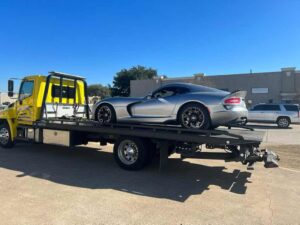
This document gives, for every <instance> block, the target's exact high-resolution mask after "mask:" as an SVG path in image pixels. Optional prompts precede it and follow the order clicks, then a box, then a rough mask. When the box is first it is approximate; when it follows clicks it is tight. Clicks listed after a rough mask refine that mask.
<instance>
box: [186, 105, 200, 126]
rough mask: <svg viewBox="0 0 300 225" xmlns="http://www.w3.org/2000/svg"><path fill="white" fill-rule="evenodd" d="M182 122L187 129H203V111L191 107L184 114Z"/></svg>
mask: <svg viewBox="0 0 300 225" xmlns="http://www.w3.org/2000/svg"><path fill="white" fill-rule="evenodd" d="M181 116H182V122H183V125H184V126H185V127H187V128H201V127H202V126H203V124H204V122H205V116H204V113H203V111H202V110H201V109H200V108H198V107H189V108H186V109H185V110H184V111H183V112H182V115H181Z"/></svg>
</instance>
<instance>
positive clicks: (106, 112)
mask: <svg viewBox="0 0 300 225" xmlns="http://www.w3.org/2000/svg"><path fill="white" fill-rule="evenodd" d="M111 116H112V112H111V109H110V108H109V107H108V106H106V105H104V106H101V107H100V108H99V110H98V121H99V122H100V123H102V124H103V123H110V122H111Z"/></svg>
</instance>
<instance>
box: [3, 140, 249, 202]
mask: <svg viewBox="0 0 300 225" xmlns="http://www.w3.org/2000/svg"><path fill="white" fill-rule="evenodd" d="M157 164H158V162H156V161H154V162H153V163H152V164H151V165H150V166H149V167H147V168H145V169H144V170H142V171H125V170H122V169H120V168H119V167H118V166H117V165H116V164H115V162H114V159H113V155H112V153H110V152H101V151H97V150H96V149H94V148H88V147H78V148H76V149H73V150H70V149H69V148H64V147H57V146H43V145H23V146H21V145H18V146H16V147H15V148H13V149H2V148H0V167H1V168H6V169H10V170H14V171H20V172H21V174H19V175H17V177H18V178H19V179H22V177H24V176H32V177H36V178H40V179H45V180H49V181H51V182H55V183H59V184H64V185H69V186H76V187H81V188H90V189H114V190H119V191H123V192H128V193H132V194H135V195H143V196H149V197H154V198H164V199H169V200H174V201H179V202H184V201H185V200H186V199H188V198H189V197H190V196H191V195H198V194H201V193H202V192H204V191H205V190H209V186H210V185H214V186H218V187H220V188H222V189H224V190H228V191H229V192H232V193H236V194H244V193H245V192H246V188H247V187H246V183H249V181H248V178H249V177H250V176H251V173H249V172H241V171H240V170H234V171H233V172H227V171H226V168H225V167H223V166H217V167H213V166H204V165H199V164H192V163H189V162H186V161H181V160H180V159H170V160H169V163H168V168H167V169H166V171H164V172H163V173H159V171H158V165H157Z"/></svg>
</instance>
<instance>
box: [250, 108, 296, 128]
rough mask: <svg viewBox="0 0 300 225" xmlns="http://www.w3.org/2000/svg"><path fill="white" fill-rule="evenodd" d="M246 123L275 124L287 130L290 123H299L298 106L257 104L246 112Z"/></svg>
mask: <svg viewBox="0 0 300 225" xmlns="http://www.w3.org/2000/svg"><path fill="white" fill-rule="evenodd" d="M247 121H250V122H266V123H276V124H277V125H278V127H280V128H287V127H289V125H290V124H291V123H300V112H299V106H298V105H295V104H258V105H256V106H254V107H253V108H252V109H251V110H249V112H248V117H247Z"/></svg>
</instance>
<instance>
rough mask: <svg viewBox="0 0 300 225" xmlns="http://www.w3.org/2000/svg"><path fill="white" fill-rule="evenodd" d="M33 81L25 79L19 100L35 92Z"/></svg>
mask: <svg viewBox="0 0 300 225" xmlns="http://www.w3.org/2000/svg"><path fill="white" fill-rule="evenodd" d="M33 85H34V82H33V81H23V83H22V84H21V88H20V94H19V100H23V99H25V98H28V97H30V96H31V95H32V92H33Z"/></svg>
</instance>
